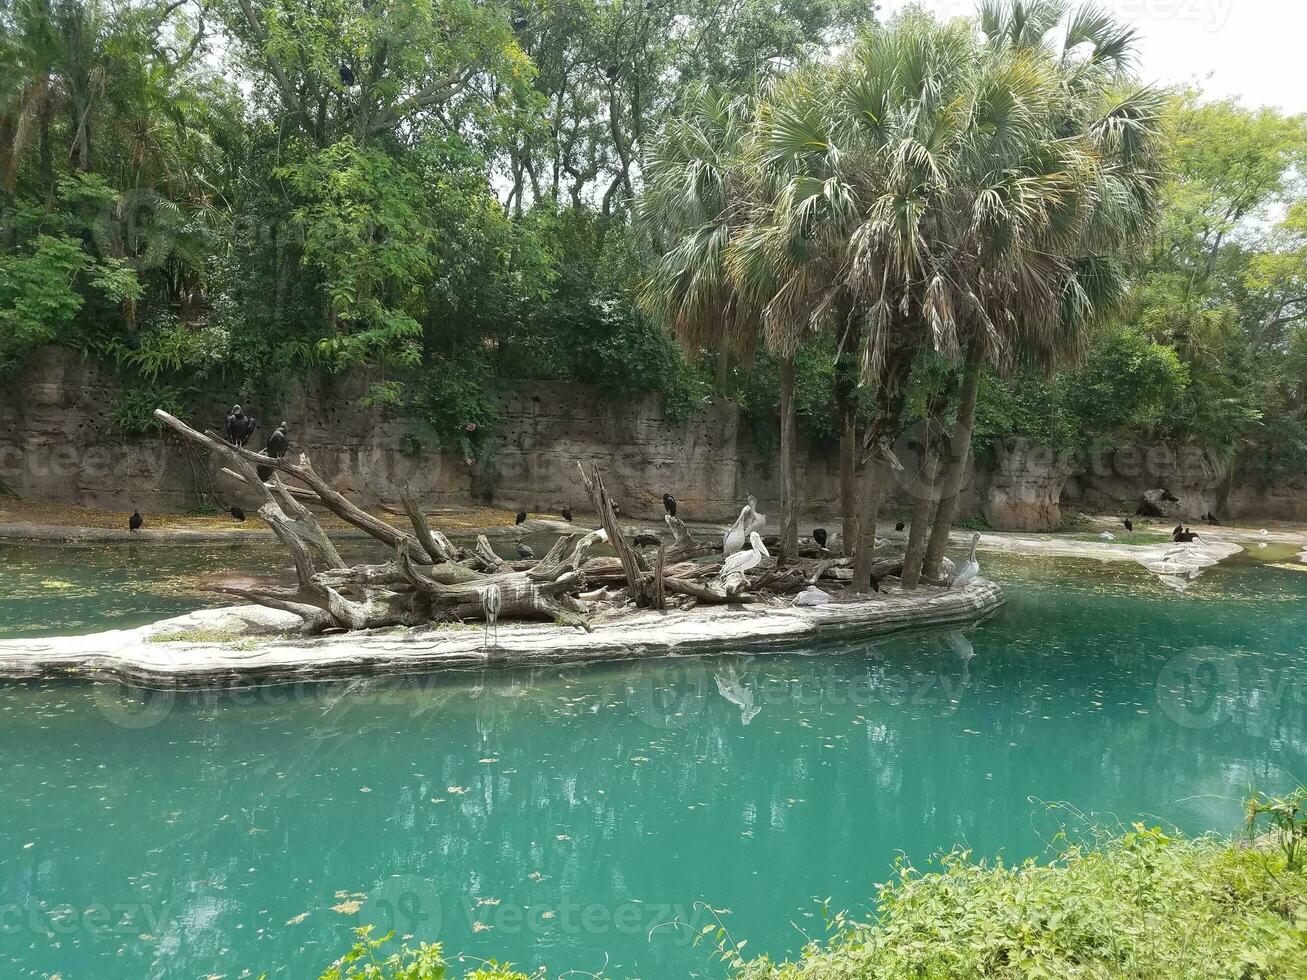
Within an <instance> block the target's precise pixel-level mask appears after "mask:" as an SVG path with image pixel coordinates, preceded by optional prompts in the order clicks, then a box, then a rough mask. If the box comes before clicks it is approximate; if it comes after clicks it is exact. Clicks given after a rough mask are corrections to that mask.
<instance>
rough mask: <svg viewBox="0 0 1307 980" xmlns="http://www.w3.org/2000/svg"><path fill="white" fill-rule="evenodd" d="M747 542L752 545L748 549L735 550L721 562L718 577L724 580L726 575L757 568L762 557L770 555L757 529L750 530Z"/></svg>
mask: <svg viewBox="0 0 1307 980" xmlns="http://www.w3.org/2000/svg"><path fill="white" fill-rule="evenodd" d="M749 544H751V545H752V546H753V547H752V548H751V549H750V550H748V551H737V552H736V553H735V554H733V555H731V556H730V557H729V558H727V559H726V560H725V561H724V562H722V570H721V571H720V572H718V573H717V577H718V579H720V580H722V581H725V580H726V578H727V577H728V576H730V575H734V574H735V573H737V572H738V573H740V574H744V573H745V572H747V571H748V570H749V569H751V568H757V567H758V563H759V562H760V561H762V560H763V559H764V558H770V557H771V552H770V551H768V550H767V546H766V545H765V544H763V543H762V536H761V535H759V534H758V532H757V531H752V532H750V534H749Z"/></svg>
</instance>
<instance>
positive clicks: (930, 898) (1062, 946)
mask: <svg viewBox="0 0 1307 980" xmlns="http://www.w3.org/2000/svg"><path fill="white" fill-rule="evenodd" d="M1059 842H1060V843H1061V845H1062V850H1061V853H1060V854H1059V855H1058V856H1057V857H1056V858H1055V859H1054V860H1053V861H1051V862H1049V863H1047V864H1041V863H1039V862H1036V861H1033V860H1032V861H1026V862H1024V863H1022V864H1020V865H1016V866H1013V867H1009V866H1006V865H1004V864H1003V863H1002V862H998V863H988V862H983V861H982V862H979V863H977V862H973V861H972V860H971V859H970V854H969V852H967V851H954V852H952V853H950V854H947V855H945V856H944V857H943V858H941V859H940V866H941V870H939V871H935V872H931V873H927V874H923V873H920V872H918V871H917V870H916V869H915V868H913V867H911V866H910V865H909V864H908V863H907V862H906V861H901V862H900V863H899V866H898V868H897V869H896V875H895V877H894V879H893V880H892V881H890V882H888V883H886V884H884V885H882V886H880V889H879V895H878V898H877V906H878V913H877V915H876V917H875V919H874V920H873V921H871V922H865V923H861V922H851V921H849V920H848V919H847V918H846V917H845V916H843V915H837V916H835V917H834V918H833V920H832V925H833V930H834V935H833V936H832V938H831V939H830V940H828V941H827V942H824V943H814V944H812V945H810V946H809V947H808V948H807V949H806V950H805V951H804V954H803V956H802V958H801V959H800V960H799V961H798V962H794V963H775V962H773V961H771V960H770V959H768V958H766V957H762V958H759V959H757V960H754V961H752V962H750V963H747V964H742V965H741V968H740V970H739V972H738V977H739V980H837V978H838V980H845V978H850V980H851V978H855V977H856V978H859V980H881V978H884V980H899V978H906V977H922V978H931V980H979V978H988V977H994V978H997V977H1004V978H1006V977H1011V978H1017V977H1022V978H1025V977H1048V978H1063V977H1084V978H1103V980H1109V978H1111V980H1119V978H1124V980H1220V978H1230V980H1274V978H1285V980H1289V978H1298V977H1303V976H1307V875H1305V874H1304V873H1303V871H1302V869H1301V868H1300V867H1296V866H1295V867H1290V866H1289V863H1288V861H1287V860H1286V858H1285V855H1284V853H1283V851H1281V850H1279V849H1276V848H1268V847H1249V846H1240V845H1238V844H1236V843H1232V842H1230V841H1225V840H1219V839H1216V838H1213V837H1201V838H1197V839H1186V838H1180V837H1172V836H1169V835H1167V834H1165V833H1163V832H1162V831H1161V830H1159V829H1157V828H1151V829H1149V828H1145V827H1144V826H1143V825H1142V824H1136V825H1134V827H1133V829H1131V830H1130V831H1128V832H1126V833H1124V834H1121V835H1118V836H1106V835H1099V836H1096V837H1094V838H1092V839H1091V840H1090V841H1088V842H1086V843H1083V844H1081V843H1071V842H1069V840H1068V839H1067V838H1066V837H1065V836H1061V837H1059ZM726 953H727V954H728V955H731V953H730V951H729V950H727V951H726Z"/></svg>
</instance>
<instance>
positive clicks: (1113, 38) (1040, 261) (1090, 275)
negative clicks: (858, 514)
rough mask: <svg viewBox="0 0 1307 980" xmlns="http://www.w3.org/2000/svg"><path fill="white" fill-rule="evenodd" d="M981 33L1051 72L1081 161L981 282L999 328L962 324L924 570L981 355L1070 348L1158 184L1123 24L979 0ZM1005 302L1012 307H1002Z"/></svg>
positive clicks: (956, 486) (1147, 114) (1062, 7)
mask: <svg viewBox="0 0 1307 980" xmlns="http://www.w3.org/2000/svg"><path fill="white" fill-rule="evenodd" d="M1060 27H1064V30H1061V31H1059V28H1060ZM980 30H981V32H982V33H983V34H984V36H985V38H986V49H987V54H988V55H989V56H990V57H991V58H994V57H996V58H998V59H1000V60H1001V61H1005V62H1007V63H1011V64H1020V63H1021V62H1025V63H1026V64H1030V65H1038V66H1040V68H1041V70H1044V71H1048V70H1050V69H1051V70H1052V71H1053V72H1055V77H1056V79H1057V82H1058V84H1059V86H1060V87H1061V90H1062V98H1061V99H1060V100H1059V101H1057V102H1056V103H1054V104H1053V105H1051V106H1050V110H1051V111H1050V112H1049V113H1048V114H1047V115H1046V117H1045V121H1044V122H1045V125H1046V126H1047V127H1048V132H1047V135H1048V137H1049V138H1050V139H1056V140H1058V141H1060V142H1062V143H1068V142H1071V141H1075V142H1077V143H1079V144H1080V149H1079V151H1078V152H1079V153H1080V154H1081V156H1082V160H1081V165H1080V166H1079V167H1077V168H1076V169H1075V170H1074V171H1073V175H1074V177H1075V182H1074V184H1072V185H1070V186H1068V187H1067V188H1066V190H1065V194H1064V198H1063V200H1062V201H1061V202H1060V203H1059V204H1058V205H1057V206H1056V207H1055V208H1054V209H1053V210H1052V211H1051V212H1050V213H1049V214H1048V216H1047V220H1046V221H1045V222H1044V223H1043V226H1042V227H1041V228H1039V230H1038V234H1036V235H1035V236H1033V237H1032V238H1031V239H1030V240H1029V241H1028V243H1027V244H1026V247H1024V248H1020V249H1018V250H1015V251H1014V252H1013V253H1012V258H1013V260H1014V261H1013V265H1012V266H1011V270H1012V271H1013V272H1014V273H1016V275H1014V276H1012V277H1010V279H1009V281H1008V282H1007V283H1006V285H1005V288H1004V289H1003V290H998V291H991V296H992V298H993V299H996V300H999V301H1000V302H1001V303H1005V304H1007V309H1006V310H1005V309H1004V307H1003V306H999V307H998V308H996V309H994V310H990V311H988V312H989V313H991V314H998V315H997V316H993V315H991V316H988V317H987V319H988V322H989V324H992V325H994V326H995V327H996V328H998V329H996V330H990V329H989V328H988V327H986V329H985V330H983V331H982V330H979V329H973V331H972V335H971V339H970V343H969V346H968V350H967V359H966V362H965V367H964V370H963V375H962V385H961V391H960V395H959V403H958V411H957V420H956V422H955V424H954V431H953V437H952V440H951V448H952V451H951V455H950V459H949V463H948V467H947V471H946V473H945V476H944V483H943V489H942V492H941V497H940V503H939V508H938V511H937V513H936V516H935V524H934V527H933V528H932V530H931V535H930V539H929V542H928V544H927V549H926V554H925V557H924V562H923V568H924V572H925V574H927V575H928V576H936V575H938V573H939V567H940V564H941V562H942V559H943V554H944V549H945V547H946V546H947V543H948V533H949V528H950V525H951V524H952V520H953V517H954V515H955V513H956V510H957V502H958V497H959V494H960V492H961V488H962V484H963V482H964V478H965V473H966V469H967V463H968V460H969V454H970V448H971V436H972V431H973V427H974V422H975V411H976V401H977V396H978V393H979V388H980V378H981V373H982V365H983V363H984V361H985V360H997V361H999V362H1000V363H1002V362H1005V361H1006V362H1007V363H1011V362H1012V360H1013V359H1015V358H1020V359H1024V360H1026V361H1028V362H1031V363H1034V364H1036V365H1039V366H1041V367H1044V368H1051V367H1052V366H1055V365H1056V364H1057V363H1058V362H1064V361H1068V360H1074V359H1075V358H1076V357H1078V356H1079V354H1081V353H1082V352H1083V350H1084V349H1085V347H1086V346H1087V344H1088V342H1089V338H1090V336H1091V334H1090V330H1091V328H1092V326H1093V324H1094V323H1095V322H1097V321H1099V320H1101V319H1102V318H1104V317H1106V316H1108V315H1110V314H1111V313H1112V312H1113V311H1114V310H1115V309H1116V308H1117V306H1118V305H1119V302H1120V300H1121V298H1122V296H1123V295H1124V293H1125V289H1126V281H1125V276H1124V271H1123V266H1122V265H1121V263H1119V262H1118V261H1117V260H1116V259H1115V258H1114V255H1115V254H1116V253H1118V252H1119V251H1120V250H1121V249H1123V248H1124V247H1126V246H1128V245H1129V244H1131V243H1134V242H1137V241H1139V240H1141V239H1142V238H1143V237H1144V236H1145V235H1146V234H1147V232H1148V229H1149V227H1150V225H1151V222H1152V219H1153V216H1154V214H1155V212H1156V207H1157V191H1158V187H1159V179H1158V178H1159V174H1158V163H1157V155H1156V152H1155V144H1156V140H1157V136H1158V119H1159V115H1160V110H1161V102H1160V98H1159V95H1158V94H1157V93H1156V92H1154V91H1152V90H1150V89H1148V88H1140V87H1138V86H1137V85H1135V84H1134V83H1133V81H1132V79H1131V78H1130V76H1129V74H1128V70H1129V67H1130V64H1131V60H1132V57H1133V42H1134V35H1133V32H1132V31H1131V30H1130V29H1128V28H1126V27H1123V26H1122V25H1120V24H1118V23H1116V22H1115V21H1114V20H1113V19H1112V18H1111V17H1110V16H1109V15H1107V14H1105V13H1103V12H1102V11H1101V10H1098V9H1097V8H1093V7H1089V6H1086V7H1082V8H1080V9H1079V10H1077V11H1076V12H1075V13H1073V14H1068V8H1067V6H1066V4H1064V3H1061V2H1058V0H1035V2H1024V3H1023V2H1020V0H1014V2H1010V3H1006V2H1005V3H997V2H991V3H986V4H985V5H984V6H983V7H982V11H981V17H980ZM1058 38H1060V41H1055V39H1058ZM989 200H990V195H988V194H986V196H985V197H982V198H978V199H976V201H975V205H976V206H983V207H986V208H989V207H990V204H989V203H988V202H989ZM1019 200H1020V199H1019V198H1015V199H1013V201H1019ZM994 203H995V204H1001V205H1002V207H1001V208H1000V209H999V210H996V211H994V213H993V217H994V218H995V219H998V220H994V221H992V223H991V225H990V234H991V235H993V234H997V235H999V236H1004V237H1007V236H1010V231H1008V230H1006V229H1005V228H1004V227H1003V219H1005V218H1006V217H1007V216H1008V215H1009V214H1010V213H1011V209H1012V205H1011V204H1009V203H1008V202H1007V201H1003V200H1001V199H999V200H996V201H995V202H994ZM1031 273H1037V275H1035V276H1032V275H1031ZM1005 293H1006V296H1005V295H1004V294H1005ZM978 295H984V294H978ZM1013 309H1015V310H1019V311H1021V315H1018V316H1013V315H1011V313H1012V310H1013ZM1005 312H1006V313H1007V314H1008V315H1006V316H1004V315H1002V314H1003V313H1005ZM983 323H984V319H981V320H979V321H978V323H976V324H973V326H978V325H982V324H983ZM911 557H912V556H909V559H910V560H911Z"/></svg>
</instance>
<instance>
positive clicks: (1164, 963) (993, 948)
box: [319, 789, 1307, 980]
mask: <svg viewBox="0 0 1307 980" xmlns="http://www.w3.org/2000/svg"><path fill="white" fill-rule="evenodd" d="M1304 803H1307V791H1305V790H1301V789H1300V790H1298V791H1296V792H1295V793H1293V794H1290V795H1289V796H1286V797H1279V798H1270V797H1266V796H1263V795H1261V794H1257V795H1256V796H1254V797H1253V798H1252V799H1251V800H1249V801H1248V805H1247V809H1246V818H1247V819H1246V826H1247V829H1248V831H1249V834H1250V837H1252V836H1253V835H1255V834H1256V833H1258V832H1260V831H1262V830H1265V831H1266V832H1265V833H1264V835H1263V836H1262V837H1260V838H1258V839H1256V840H1255V841H1251V842H1250V843H1243V842H1238V841H1230V840H1225V839H1222V838H1218V837H1214V836H1207V837H1199V838H1196V839H1189V838H1184V837H1178V836H1176V837H1172V836H1168V835H1167V834H1165V833H1163V832H1162V831H1161V830H1159V829H1157V828H1151V829H1147V828H1145V827H1144V826H1143V825H1142V824H1135V825H1134V829H1133V830H1131V831H1130V832H1128V833H1125V834H1121V835H1119V836H1113V835H1109V834H1107V833H1106V832H1103V831H1095V835H1096V836H1095V838H1094V839H1093V840H1092V841H1091V842H1089V843H1082V844H1076V843H1070V842H1069V841H1068V839H1067V837H1066V835H1065V834H1062V835H1059V837H1058V839H1057V840H1058V842H1059V843H1060V844H1062V845H1063V849H1062V851H1061V853H1060V854H1059V856H1058V857H1057V858H1056V859H1055V860H1053V861H1051V862H1049V863H1046V864H1041V863H1039V862H1037V861H1035V860H1029V861H1025V862H1023V863H1021V864H1019V865H1016V866H1011V867H1009V866H1006V865H1004V864H1003V863H1001V862H998V863H991V862H983V861H982V862H979V863H976V862H973V861H972V860H971V857H970V853H969V852H967V851H953V852H951V853H950V854H947V855H945V856H943V857H941V858H940V859H939V863H940V866H941V870H939V871H936V872H931V873H924V874H923V873H920V872H918V871H916V870H915V869H914V868H912V867H911V866H909V865H908V864H907V863H906V862H900V863H899V865H898V867H897V868H896V874H895V877H894V879H893V880H891V881H890V882H888V883H886V884H884V885H881V886H879V887H878V895H877V914H876V917H875V918H874V919H873V920H872V921H870V922H854V921H851V920H850V919H849V918H848V917H847V916H846V915H845V914H844V913H840V914H838V915H835V916H834V917H833V918H832V920H831V928H832V936H831V938H830V939H828V940H827V941H826V942H824V943H813V944H811V945H810V946H809V947H808V948H807V949H805V950H804V953H803V955H802V957H801V958H800V959H799V961H798V962H795V963H774V962H773V961H772V960H770V959H769V958H767V957H765V956H763V957H760V958H758V959H756V960H752V961H745V960H744V959H743V957H742V950H743V948H744V945H745V943H744V942H736V940H735V939H734V937H732V936H731V935H730V934H729V932H728V930H727V928H726V926H725V925H724V924H723V923H721V921H720V920H719V921H718V922H716V923H714V924H713V925H710V926H707V927H705V928H704V930H703V933H702V935H701V937H700V938H701V939H702V940H704V941H705V942H708V943H713V944H715V945H716V949H717V953H716V955H717V956H720V958H721V959H722V960H723V961H724V962H725V963H726V964H727V966H728V968H729V970H730V972H731V973H732V974H733V976H734V980H983V978H1012V980H1016V978H1022V980H1025V978H1039V977H1047V978H1057V980H1302V978H1307V867H1304V865H1305V864H1307V809H1305V808H1304ZM358 935H359V941H358V942H357V943H356V944H355V945H354V947H353V948H352V949H351V950H350V951H349V952H348V953H346V954H345V956H343V957H342V958H341V959H340V960H338V961H337V962H336V963H334V964H333V965H332V966H331V967H330V968H329V969H328V970H327V971H326V972H325V973H323V974H322V976H321V977H320V978H319V980H347V978H358V980H455V978H454V976H453V975H452V974H450V973H449V972H448V969H447V966H446V963H445V961H444V958H443V957H442V955H441V949H440V946H439V945H435V946H430V945H425V944H424V945H422V946H419V947H418V948H416V949H410V948H408V947H401V948H400V950H399V951H397V952H391V951H389V950H382V948H381V947H383V946H386V945H387V944H388V943H389V942H390V940H391V937H390V936H385V937H382V938H381V939H372V938H371V937H370V930H369V929H368V928H366V927H365V928H363V929H360V930H358ZM463 980H542V974H539V973H533V974H531V975H530V976H528V975H526V974H523V973H519V972H515V971H514V970H513V969H512V967H510V966H507V965H504V966H501V965H499V964H496V963H493V962H492V963H486V964H484V965H483V966H482V967H481V968H480V969H478V970H476V971H474V972H472V973H469V974H466V975H465V976H464V978H463Z"/></svg>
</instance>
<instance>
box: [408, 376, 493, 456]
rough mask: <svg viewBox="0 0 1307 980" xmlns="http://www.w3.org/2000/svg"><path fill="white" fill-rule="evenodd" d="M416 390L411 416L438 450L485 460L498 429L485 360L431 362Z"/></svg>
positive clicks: (418, 380)
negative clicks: (423, 428) (484, 453)
mask: <svg viewBox="0 0 1307 980" xmlns="http://www.w3.org/2000/svg"><path fill="white" fill-rule="evenodd" d="M411 389H412V390H411V392H410V402H409V412H410V414H411V415H412V416H413V417H414V418H415V419H417V420H418V421H419V422H421V423H422V424H423V425H425V426H426V427H427V429H428V430H429V431H430V432H431V434H432V435H433V437H434V445H433V446H432V448H433V449H439V450H443V451H445V452H452V453H458V454H459V455H460V456H462V457H463V458H464V459H476V458H478V457H479V456H480V455H481V453H482V452H483V451H484V449H485V447H486V446H487V444H488V440H489V439H490V438H491V437H492V436H493V435H494V434H495V429H496V427H497V426H498V424H499V407H498V405H497V404H496V402H495V399H494V388H493V380H492V375H491V370H490V365H489V363H488V361H487V359H486V358H485V357H483V356H478V355H477V354H474V353H465V354H463V355H452V356H449V357H440V358H433V359H430V360H428V361H427V363H426V364H425V365H424V366H423V370H422V372H421V374H420V375H419V376H418V378H417V379H416V380H415V381H414V383H413V384H412V385H411ZM419 439H420V437H419Z"/></svg>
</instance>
